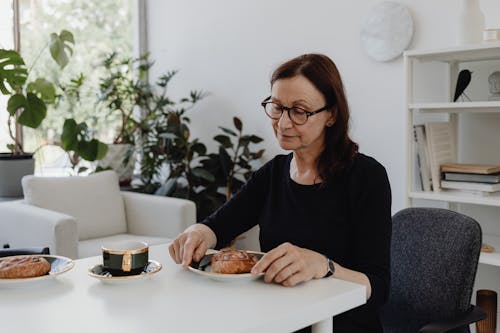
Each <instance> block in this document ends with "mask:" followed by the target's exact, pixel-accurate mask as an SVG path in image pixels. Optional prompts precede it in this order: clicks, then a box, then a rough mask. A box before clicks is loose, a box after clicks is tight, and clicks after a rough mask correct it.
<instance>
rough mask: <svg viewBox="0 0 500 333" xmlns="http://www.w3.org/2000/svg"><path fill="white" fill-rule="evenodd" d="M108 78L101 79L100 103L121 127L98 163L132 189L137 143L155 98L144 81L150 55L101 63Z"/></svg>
mask: <svg viewBox="0 0 500 333" xmlns="http://www.w3.org/2000/svg"><path fill="white" fill-rule="evenodd" d="M102 65H103V67H104V69H105V75H104V76H103V77H102V78H101V79H100V87H99V89H100V97H99V102H100V103H102V104H104V105H105V108H106V109H107V110H108V112H109V113H110V115H114V116H116V115H117V116H118V122H119V126H118V129H117V131H116V135H115V138H114V139H113V142H112V143H111V144H109V145H108V152H107V154H106V155H105V156H104V157H103V159H102V160H101V161H100V162H99V163H98V165H99V167H100V168H104V169H105V168H111V169H113V170H115V171H116V172H117V173H118V176H119V179H120V184H121V185H129V184H130V182H131V180H132V176H133V171H134V167H135V162H136V147H135V142H136V139H137V137H138V131H139V130H140V128H141V125H142V124H143V120H144V113H145V112H150V108H151V107H152V106H151V104H152V101H153V100H155V95H154V92H153V89H152V86H151V85H150V84H149V83H148V82H147V81H145V79H146V77H147V74H148V71H149V69H150V67H151V66H152V63H150V62H149V61H148V55H147V54H146V55H143V56H141V57H139V58H135V59H134V58H125V59H120V58H119V57H118V54H117V53H116V52H113V53H111V54H110V55H109V56H107V57H106V58H105V60H104V61H103V62H102Z"/></svg>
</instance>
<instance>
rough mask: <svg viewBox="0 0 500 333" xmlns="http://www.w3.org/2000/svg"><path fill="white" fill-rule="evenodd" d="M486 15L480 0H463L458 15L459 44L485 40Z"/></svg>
mask: <svg viewBox="0 0 500 333" xmlns="http://www.w3.org/2000/svg"><path fill="white" fill-rule="evenodd" d="M483 29H484V15H483V12H482V11H481V8H480V6H479V0H462V7H461V11H460V14H459V17H458V30H457V44H458V45H464V44H478V43H481V41H482V40H483V36H482V35H483Z"/></svg>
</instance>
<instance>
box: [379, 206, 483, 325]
mask: <svg viewBox="0 0 500 333" xmlns="http://www.w3.org/2000/svg"><path fill="white" fill-rule="evenodd" d="M480 250H481V227H480V226H479V224H478V223H477V222H476V221H475V220H474V219H472V218H470V217H467V216H465V215H462V214H459V213H457V212H453V211H450V210H445V209H435V208H408V209H404V210H402V211H400V212H399V213H397V214H395V215H394V216H393V225H392V246H391V289H390V294H389V301H388V303H387V304H386V305H385V307H384V308H383V310H382V317H381V318H382V325H383V327H384V332H385V333H410V332H411V333H415V332H427V333H430V332H436V333H437V332H454V333H458V332H460V333H462V332H469V328H468V327H469V326H468V325H469V324H471V323H474V322H476V321H479V320H481V319H484V318H486V314H485V313H484V312H483V311H482V310H481V309H479V308H477V307H475V306H473V305H471V303H470V301H471V296H472V289H473V285H474V279H475V276H476V271H477V265H478V260H479V253H480Z"/></svg>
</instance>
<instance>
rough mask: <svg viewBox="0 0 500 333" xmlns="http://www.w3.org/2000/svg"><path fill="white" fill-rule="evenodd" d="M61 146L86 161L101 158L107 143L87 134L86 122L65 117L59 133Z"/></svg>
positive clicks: (106, 149) (105, 150)
mask: <svg viewBox="0 0 500 333" xmlns="http://www.w3.org/2000/svg"><path fill="white" fill-rule="evenodd" d="M61 143H62V147H63V149H64V150H66V151H68V152H69V151H73V152H75V153H77V154H78V155H79V156H81V157H82V158H83V159H84V160H87V161H96V160H100V159H102V158H103V157H104V156H105V155H106V153H107V152H108V145H106V144H105V143H103V142H101V141H99V140H97V139H90V138H89V136H88V126H87V124H86V123H84V122H83V123H77V122H76V121H75V120H74V119H66V120H65V121H64V125H63V132H62V134H61Z"/></svg>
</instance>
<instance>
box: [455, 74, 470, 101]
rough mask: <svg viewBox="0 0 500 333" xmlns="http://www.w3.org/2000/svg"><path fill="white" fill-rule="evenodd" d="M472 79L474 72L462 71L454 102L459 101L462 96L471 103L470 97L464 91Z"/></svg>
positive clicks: (459, 75)
mask: <svg viewBox="0 0 500 333" xmlns="http://www.w3.org/2000/svg"><path fill="white" fill-rule="evenodd" d="M471 78H472V72H471V71H470V70H468V69H462V70H461V71H460V73H458V79H457V86H456V87H455V96H454V97H453V102H456V101H457V99H458V98H459V97H460V96H462V95H463V96H465V97H466V98H467V99H468V100H469V101H470V98H469V96H467V95H466V94H465V92H464V91H465V89H466V88H467V87H468V86H469V83H470V80H471ZM463 96H462V101H463Z"/></svg>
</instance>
